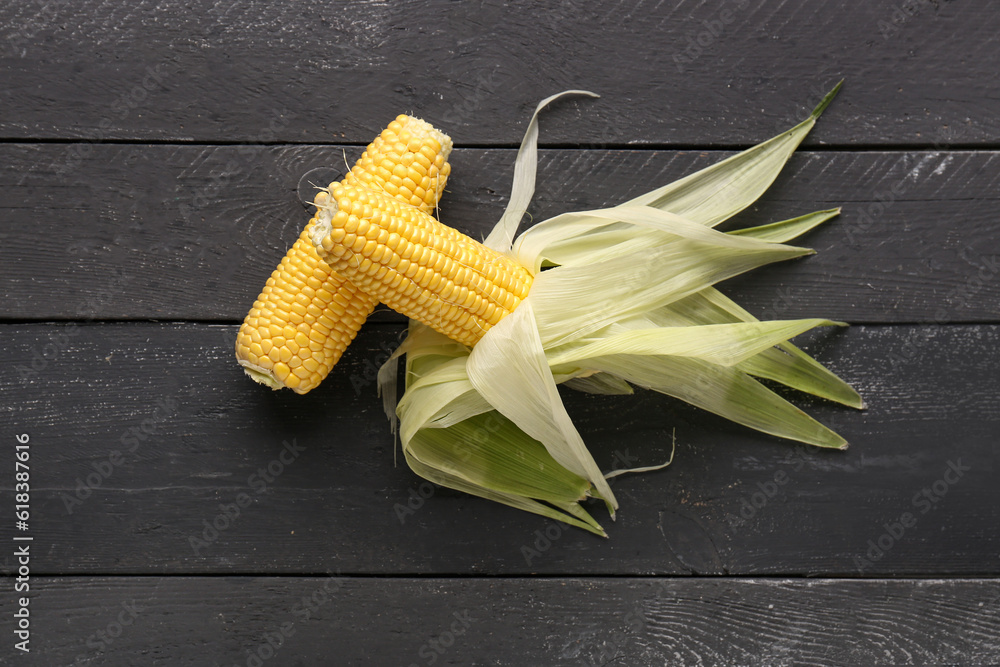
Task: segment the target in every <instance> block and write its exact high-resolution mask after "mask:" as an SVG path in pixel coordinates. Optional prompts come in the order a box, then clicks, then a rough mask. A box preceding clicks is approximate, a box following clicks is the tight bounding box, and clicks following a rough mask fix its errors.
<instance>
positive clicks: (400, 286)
mask: <svg viewBox="0 0 1000 667" xmlns="http://www.w3.org/2000/svg"><path fill="white" fill-rule="evenodd" d="M324 203H325V205H324V206H323V207H322V208H321V209H320V210H319V212H318V213H317V223H316V225H315V226H314V227H313V228H312V229H311V231H310V236H311V238H312V241H313V243H314V244H316V250H317V252H318V253H319V255H320V257H322V258H323V259H324V260H325V261H327V262H328V263H329V264H330V266H331V267H332V268H333V269H334V270H335V271H338V272H340V273H341V274H342V275H343V276H345V277H346V278H348V279H349V280H351V281H352V282H353V283H355V284H356V285H357V286H358V287H359V288H360V289H362V290H363V291H365V292H367V293H368V294H371V295H373V296H375V297H377V298H378V299H379V301H382V302H383V303H385V304H386V305H387V306H389V307H390V308H392V309H393V310H396V311H398V312H400V313H402V314H404V315H406V316H407V317H410V318H412V319H415V320H417V321H419V322H423V323H424V324H426V325H428V326H430V327H431V328H433V329H436V330H437V331H439V332H441V333H443V334H445V335H446V336H449V337H450V338H452V339H454V340H457V341H459V342H461V343H464V344H466V345H469V346H472V345H475V344H476V343H477V342H478V341H479V339H480V338H482V336H483V334H485V333H486V332H487V331H488V330H489V329H490V327H492V326H493V325H494V324H496V323H497V322H499V321H500V319H501V318H502V317H504V316H505V315H508V314H509V313H510V312H511V311H513V310H514V308H516V307H517V304H519V303H520V302H521V300H522V299H524V298H525V297H526V296H527V295H528V290H529V289H530V287H531V281H532V277H531V274H530V273H528V271H527V270H526V269H525V268H524V267H522V266H521V265H520V264H518V263H517V262H515V261H514V260H512V259H510V258H508V257H506V256H504V255H502V254H500V253H498V252H496V251H495V250H492V249H490V248H487V247H486V246H484V245H483V244H481V243H479V242H478V241H475V240H473V239H471V238H469V237H468V236H466V235H465V234H462V233H461V232H458V231H457V230H455V229H452V228H451V227H448V226H446V225H443V224H441V223H440V222H438V221H437V220H435V219H434V218H433V217H432V216H430V215H428V214H427V213H425V212H423V211H421V210H420V209H418V208H416V207H414V206H407V205H406V204H401V203H400V202H399V201H397V200H394V199H392V198H390V197H387V196H386V195H384V194H382V193H380V192H376V191H374V190H370V189H367V188H362V187H357V186H355V185H351V184H349V183H347V182H346V180H345V181H344V182H341V183H336V184H332V186H331V188H330V191H329V196H328V197H327V198H325V199H324Z"/></svg>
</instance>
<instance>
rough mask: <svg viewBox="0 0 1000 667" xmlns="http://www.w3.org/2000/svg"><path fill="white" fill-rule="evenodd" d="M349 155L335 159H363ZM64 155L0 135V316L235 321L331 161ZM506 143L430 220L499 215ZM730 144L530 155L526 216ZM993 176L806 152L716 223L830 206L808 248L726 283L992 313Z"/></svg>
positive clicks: (464, 224)
mask: <svg viewBox="0 0 1000 667" xmlns="http://www.w3.org/2000/svg"><path fill="white" fill-rule="evenodd" d="M845 96H846V93H845ZM838 104H839V102H838ZM835 112H836V107H835V108H834V109H833V111H832V112H831V115H833V114H834V113H835ZM525 120H526V119H524V118H519V119H518V121H520V122H521V124H522V125H523V122H524V121H525ZM548 120H549V118H548V117H547V116H546V121H548ZM823 122H825V119H823ZM553 124H554V123H550V122H547V123H546V127H550V126H552V125H553ZM348 150H349V153H348V157H347V159H348V160H349V161H353V159H356V157H357V156H358V155H360V153H361V149H358V148H353V149H348ZM66 154H67V147H66V146H63V145H53V144H24V143H17V144H8V145H0V158H2V160H0V164H3V165H5V167H4V169H3V171H2V172H0V188H3V190H4V191H5V193H6V194H5V196H4V200H3V202H0V214H2V215H3V217H4V224H5V230H4V231H5V233H6V234H7V236H6V240H5V243H4V244H3V245H2V246H0V262H2V264H0V266H2V267H3V269H2V273H0V286H2V288H3V289H4V290H5V291H6V292H7V293H10V294H17V295H18V298H17V299H16V300H13V301H11V302H8V303H7V304H6V305H5V307H4V308H3V311H2V316H4V317H8V318H18V319H72V318H75V317H79V316H81V315H83V316H85V317H90V318H95V319H121V318H130V319H132V318H135V319H148V318H156V319H172V320H187V319H196V320H200V321H206V320H212V321H239V320H241V319H242V318H243V316H244V315H245V311H246V308H247V304H248V303H253V299H254V298H256V296H257V293H258V291H259V289H260V285H262V284H263V282H264V281H265V280H266V279H267V276H269V275H270V272H271V271H272V270H273V269H274V267H275V265H277V263H278V262H279V261H280V259H281V257H282V256H283V255H284V253H285V249H286V248H287V247H288V245H289V244H291V243H292V242H293V241H294V239H295V238H296V237H297V236H298V233H299V231H300V229H301V226H302V224H303V220H304V219H305V212H304V209H303V207H302V206H301V205H300V203H299V196H298V194H297V193H298V186H299V182H300V180H302V179H304V180H305V182H306V183H309V182H313V183H319V184H324V185H325V184H326V183H329V180H325V182H324V179H329V178H332V176H331V175H330V174H331V173H336V172H335V171H334V170H336V169H337V168H338V166H342V164H343V161H344V159H345V158H344V149H343V148H342V147H328V146H295V147H250V148H247V147H236V146H224V147H218V146H213V147H192V146H149V145H101V146H95V147H94V148H93V150H92V151H91V152H90V154H89V155H88V157H87V158H86V159H85V160H81V163H80V167H79V169H76V170H74V171H73V172H72V174H71V175H69V176H68V177H66V178H65V179H62V178H60V177H59V175H58V169H59V166H58V165H60V164H62V161H63V160H65V159H66ZM514 155H515V151H514V150H495V149H494V150H481V149H467V150H461V149H460V150H458V151H456V153H455V156H454V159H453V160H452V163H453V170H454V171H453V173H454V176H453V178H452V179H451V180H450V181H449V189H448V193H447V195H446V197H445V199H444V200H443V202H442V207H441V218H442V220H444V221H445V222H447V223H449V224H451V225H453V226H455V227H457V228H459V229H461V230H462V231H465V232H467V233H469V234H470V235H472V236H474V237H477V238H482V237H484V236H485V235H486V233H488V231H489V229H490V227H491V226H492V225H493V224H494V223H495V222H496V220H497V219H499V217H500V215H501V214H502V213H503V208H504V206H505V204H506V200H507V195H508V194H509V188H510V178H511V174H512V170H513V160H514ZM727 155H729V154H728V153H723V152H714V151H698V152H694V151H686V152H674V151H608V150H603V149H592V150H586V151H581V150H552V151H543V152H542V155H541V168H540V170H539V187H538V193H537V196H536V199H535V201H536V203H535V204H534V205H533V207H532V208H531V209H530V214H531V215H532V217H533V219H535V220H542V219H545V218H548V217H551V216H554V215H557V214H559V213H564V212H566V211H577V210H586V209H589V208H599V207H604V206H612V205H614V204H617V203H620V202H622V201H626V200H627V199H629V198H631V197H634V196H637V195H639V194H642V193H643V192H646V191H648V190H651V189H653V188H654V187H657V186H659V185H662V184H665V183H669V182H670V181H672V180H675V179H677V178H680V177H682V176H684V175H686V174H688V173H691V172H693V171H696V170H698V169H700V168H703V167H705V166H708V165H709V164H712V163H714V162H715V161H718V160H721V159H723V158H724V157H725V156H727ZM304 174H305V175H307V176H303V175H304ZM309 174H312V175H309ZM998 187H1000V153H997V152H995V151H919V152H913V151H900V152H883V151H878V152H855V151H844V152H839V151H838V152H803V153H802V154H800V155H797V156H795V157H793V158H792V161H791V163H790V164H789V166H788V169H787V171H785V172H783V173H782V175H781V176H780V177H779V180H778V182H777V183H776V184H775V186H774V188H772V189H771V190H770V191H768V193H767V194H766V195H765V196H764V197H763V198H762V199H761V200H760V202H759V203H757V204H755V205H754V206H753V207H752V208H751V209H749V210H747V211H745V212H744V213H743V214H741V215H740V216H739V218H738V219H737V220H734V221H733V223H732V224H733V226H742V225H755V224H764V223H766V222H772V221H776V220H780V219H785V218H789V217H794V216H796V215H801V214H802V213H807V212H810V211H814V210H818V209H824V208H832V207H836V206H842V207H843V213H842V215H841V216H840V217H839V218H837V219H836V220H835V221H833V222H831V223H830V224H828V225H827V226H826V227H824V228H821V229H819V230H816V231H815V232H812V233H811V234H810V235H809V236H806V237H803V238H802V239H801V243H803V244H805V245H809V246H810V247H813V248H815V249H816V250H817V252H818V254H817V255H816V256H814V257H809V258H807V259H804V260H800V261H797V262H788V263H785V264H782V265H778V266H772V267H765V268H764V269H761V270H760V271H757V272H756V273H754V274H753V275H751V276H749V277H747V278H739V279H737V280H734V281H731V282H730V283H729V285H727V288H726V289H727V291H729V292H730V293H731V294H733V296H735V297H736V298H737V300H738V301H739V302H740V303H742V304H744V305H745V306H746V307H748V308H750V309H751V310H753V311H754V312H756V313H758V314H759V315H760V316H761V317H771V318H779V317H814V316H816V315H818V314H821V315H823V316H827V317H832V318H839V319H843V320H847V321H850V322H875V323H884V322H935V323H943V322H969V321H971V322H982V321H995V320H997V319H998V318H1000V281H998V280H997V275H998V274H1000V265H998V263H997V261H996V252H997V248H998V247H1000V224H998V222H997V206H998V203H1000V195H998V192H1000V190H998ZM303 191H305V192H310V190H309V187H308V186H307V185H304V186H303ZM307 196H311V195H307ZM27 229H32V230H33V232H34V233H33V234H24V233H23V232H22V231H21V230H27ZM191 285H199V286H203V287H202V288H199V290H198V291H197V294H196V295H195V294H193V293H192V291H191V288H190V286H191ZM81 309H82V310H81ZM396 319H397V321H402V318H396Z"/></svg>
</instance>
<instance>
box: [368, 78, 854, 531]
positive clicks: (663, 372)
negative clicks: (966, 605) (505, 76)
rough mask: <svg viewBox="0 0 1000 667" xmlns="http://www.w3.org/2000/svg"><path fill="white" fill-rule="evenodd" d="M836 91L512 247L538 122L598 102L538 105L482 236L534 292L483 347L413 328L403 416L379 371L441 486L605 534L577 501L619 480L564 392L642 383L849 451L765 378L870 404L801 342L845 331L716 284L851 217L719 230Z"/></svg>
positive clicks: (768, 178)
mask: <svg viewBox="0 0 1000 667" xmlns="http://www.w3.org/2000/svg"><path fill="white" fill-rule="evenodd" d="M837 89H839V84H838V86H837V88H835V89H834V90H833V91H832V92H831V93H830V94H829V95H828V96H827V97H826V98H824V100H823V102H822V103H821V104H820V105H819V107H817V109H816V110H815V111H814V112H813V113H812V114H811V115H810V116H809V118H807V119H806V120H805V121H803V122H802V123H800V124H799V125H797V126H795V127H794V128H792V129H790V130H788V131H787V132H783V133H782V134H780V135H778V136H777V137H774V138H773V139H770V140H768V141H766V142H764V143H762V144H759V145H758V146H754V147H753V148H750V149H748V150H746V151H743V152H741V153H739V154H737V155H734V156H732V157H730V158H728V159H726V160H723V161H722V162H720V163H718V164H715V165H713V166H711V167H708V168H707V169H703V170H701V171H699V172H697V173H695V174H692V175H690V176H688V177H686V178H683V179H681V180H679V181H677V182H675V183H671V184H669V185H666V186H663V187H661V188H658V189H656V190H653V191H651V192H649V193H647V194H645V195H642V196H640V197H637V198H635V199H633V200H631V201H629V202H627V203H625V204H623V205H620V206H616V207H612V208H607V209H600V210H595V211H584V212H578V213H566V214H562V215H559V216H556V217H555V218H551V219H549V220H546V221H543V222H540V223H538V224H537V225H535V226H534V227H532V228H531V229H529V230H527V231H526V232H524V233H523V234H521V236H520V237H518V238H517V239H516V240H515V239H514V234H515V231H516V228H517V226H518V224H519V222H520V220H521V218H522V217H523V215H524V212H525V211H526V209H527V206H528V203H529V202H530V199H531V196H532V193H533V192H534V181H535V175H536V163H537V138H538V124H537V117H538V114H539V112H540V111H541V110H542V109H543V108H544V107H545V106H546V105H547V104H548V103H549V102H551V101H554V100H555V99H557V98H559V97H561V96H562V95H566V94H570V93H572V94H587V95H593V94H592V93H586V92H585V91H569V92H568V93H562V94H560V95H554V96H552V97H550V98H548V99H546V100H543V102H542V103H540V104H539V105H538V108H537V109H536V110H535V113H534V115H533V116H532V119H531V122H530V123H529V126H528V131H527V132H526V133H525V137H524V141H523V142H522V144H521V148H520V150H519V152H518V156H517V159H516V162H515V168H514V185H513V190H512V194H511V200H510V203H509V205H508V207H507V210H506V211H505V212H504V215H503V217H502V218H501V220H500V222H499V223H498V224H497V226H496V227H495V228H494V230H493V232H492V233H491V234H490V235H489V237H488V238H487V240H486V244H487V245H489V246H490V247H492V248H494V249H497V250H499V251H501V252H506V253H508V254H509V255H510V256H511V257H512V258H514V259H516V260H517V261H519V262H520V263H521V264H522V265H523V266H525V268H527V269H528V270H529V271H530V272H531V273H533V274H534V276H535V279H534V283H533V285H532V288H531V293H530V295H529V296H528V298H527V299H525V300H524V301H523V302H522V303H521V304H520V305H519V306H518V307H517V308H516V309H515V311H514V312H513V313H512V314H511V315H508V316H507V317H505V318H504V319H503V320H501V321H500V323H499V324H497V325H496V326H494V327H493V328H492V329H491V330H490V331H489V332H487V333H486V335H485V336H484V337H483V338H482V340H481V341H480V342H479V343H478V344H477V345H476V346H475V348H474V349H471V350H470V349H469V348H467V347H465V346H463V345H460V344H458V343H455V342H453V341H450V340H448V339H447V338H446V337H444V336H442V335H440V334H437V333H435V332H433V331H431V330H430V329H428V328H427V327H424V326H422V325H418V324H415V323H411V327H410V335H409V337H408V339H407V341H406V342H405V343H404V346H403V347H402V348H401V352H405V353H406V369H407V370H406V392H405V394H404V396H403V398H402V400H401V401H400V402H399V404H398V406H396V405H395V389H394V381H395V367H396V362H395V359H391V360H390V361H389V362H387V364H386V366H384V367H383V369H382V370H381V371H380V373H379V385H380V389H381V390H382V391H383V396H384V400H385V407H386V410H387V413H391V414H390V418H391V419H395V418H396V416H397V415H398V417H399V419H400V428H399V435H400V441H401V445H402V449H403V452H404V454H405V456H406V459H407V461H408V463H409V464H410V466H411V468H413V470H414V471H415V472H416V473H417V474H419V475H421V476H423V477H425V478H427V479H429V480H430V481H432V482H435V483H437V484H441V485H444V486H449V487H452V488H456V489H459V490H462V491H466V492H468V493H472V494H475V495H479V496H482V497H484V498H489V499H491V500H496V501H497V502H501V503H505V504H507V505H511V506H513V507H517V508H519V509H524V510H526V511H529V512H534V513H537V514H541V515H543V516H547V517H550V518H553V519H557V520H560V521H564V522H566V523H569V524H571V525H575V526H578V527H580V528H583V529H585V530H589V531H591V532H594V533H596V534H600V535H603V534H604V531H603V529H601V527H600V526H599V525H598V524H597V523H596V522H595V521H594V520H593V518H591V517H590V515H589V514H588V513H587V512H586V511H585V510H584V509H583V507H582V506H581V505H580V504H579V501H580V500H581V499H583V498H584V497H585V496H593V497H596V498H600V499H603V500H604V502H605V503H606V505H607V507H608V510H609V511H610V512H611V515H612V517H614V511H615V508H616V507H617V506H618V503H617V500H616V499H615V496H614V494H613V493H612V492H611V489H610V487H609V486H608V483H607V481H606V477H609V476H612V475H613V474H614V473H613V472H612V473H602V472H601V471H600V469H599V467H598V466H597V463H596V462H595V461H594V458H593V456H592V455H591V454H590V452H589V451H588V449H587V447H586V445H585V444H584V441H583V438H582V437H581V436H580V434H579V432H578V431H577V430H576V428H575V427H574V425H573V423H572V420H571V419H570V416H569V414H568V413H567V412H566V409H565V407H564V406H563V403H562V400H561V398H560V395H559V392H558V390H557V386H556V385H557V384H558V383H566V385H567V386H568V387H570V388H573V389H577V390H580V391H585V392H589V393H596V394H629V393H632V391H633V390H632V387H631V385H637V386H640V387H646V388H649V389H653V390H655V391H658V392H662V393H664V394H668V395H670V396H673V397H676V398H678V399H681V400H684V401H687V402H689V403H691V404H693V405H696V406H698V407H700V408H703V409H705V410H708V411H711V412H713V413H715V414H718V415H721V416H723V417H726V418H727V419H731V420H733V421H735V422H737V423H740V424H743V425H745V426H749V427H751V428H754V429H757V430H760V431H763V432H765V433H769V434H772V435H775V436H778V437H782V438H787V439H791V440H797V441H800V442H806V443H810V444H814V445H818V446H822V447H831V448H843V447H845V446H846V442H845V441H844V439H843V438H842V437H840V436H839V435H837V434H836V433H834V432H833V431H831V430H830V429H828V428H826V427H825V426H823V425H822V424H819V423H818V422H816V421H815V420H814V419H812V418H811V417H809V416H808V415H806V414H805V413H804V412H803V411H802V410H800V409H799V408H797V407H795V406H794V405H792V404H791V403H789V402H788V401H786V400H785V399H784V398H782V397H780V396H778V395H777V394H775V393H774V392H773V391H771V390H770V389H768V388H767V387H765V386H764V385H762V384H761V383H760V382H758V381H757V380H755V379H754V377H752V376H755V377H759V378H765V379H768V380H771V381H775V382H779V383H782V384H785V385H787V386H789V387H792V388H794V389H798V390H801V391H804V392H808V393H811V394H815V395H817V396H820V397H823V398H827V399H830V400H833V401H837V402H840V403H843V404H845V405H851V406H854V407H861V406H862V403H861V399H860V397H859V396H858V394H857V392H855V391H854V390H853V389H852V388H851V387H850V386H848V385H847V384H846V383H845V382H843V380H841V379H840V378H838V377H836V376H835V375H834V374H833V373H831V372H830V371H828V370H827V369H825V368H824V367H823V366H822V365H820V364H819V363H818V362H816V361H815V360H813V359H811V358H810V357H809V356H808V355H806V354H805V353H804V352H802V351H801V350H799V349H798V348H796V347H795V346H793V345H792V344H791V343H789V342H788V340H789V339H790V338H792V337H794V336H796V335H798V334H800V333H802V332H804V331H806V330H808V329H811V328H813V327H817V326H830V325H839V324H841V323H837V322H832V321H830V320H826V319H820V318H812V319H800V320H789V321H764V322H761V321H758V320H757V319H756V318H755V317H753V315H751V314H750V313H748V312H746V311H745V310H743V309H742V308H741V307H740V306H738V305H737V304H735V303H734V302H733V301H732V300H730V299H729V298H727V297H725V296H724V295H722V294H721V293H720V292H718V291H717V290H716V289H715V287H713V285H714V284H716V283H717V282H719V281H721V280H725V279H726V278H729V277H732V276H735V275H737V274H740V273H742V272H744V271H748V270H750V269H753V268H756V267H758V266H761V265H763V264H766V263H769V262H775V261H780V260H784V259H791V258H795V257H800V256H803V255H805V254H809V253H810V252H812V251H810V250H809V249H806V248H800V247H796V246H789V245H784V244H785V243H786V242H787V241H790V240H791V239H793V238H795V237H797V236H799V235H801V234H803V233H805V232H807V231H809V230H810V229H813V228H814V227H815V226H817V225H819V224H821V223H823V222H825V221H826V220H828V219H830V218H832V217H834V216H835V215H837V213H838V212H839V209H831V210H824V211H817V212H815V213H809V214H806V215H803V216H799V217H796V218H792V219H790V220H785V221H782V222H778V223H773V224H769V225H762V226H760V227H754V228H750V229H743V230H736V231H731V232H729V233H722V232H719V231H716V230H714V229H712V227H714V226H715V225H717V224H718V223H720V222H722V221H724V220H726V219H728V218H730V217H731V216H733V215H734V214H735V213H737V212H739V211H741V210H743V209H744V208H746V207H747V206H749V205H750V204H751V203H752V202H753V201H754V200H756V199H757V198H758V197H759V196H760V194H761V193H763V191H764V190H766V189H767V187H768V186H769V185H770V184H771V183H772V182H773V181H774V179H775V178H776V176H777V174H778V172H779V171H780V169H781V167H782V166H783V165H784V164H785V162H786V161H787V160H788V158H789V157H790V156H791V154H792V152H793V151H794V150H795V148H796V147H797V146H798V145H799V143H801V141H802V139H803V138H804V137H805V135H806V134H807V133H808V132H809V130H810V129H811V128H812V126H813V125H814V124H815V122H816V119H817V118H818V117H819V114H820V113H821V112H822V111H823V109H824V108H825V107H826V106H827V105H828V104H829V102H830V100H831V99H832V98H833V95H835V94H836V92H837ZM668 463H669V461H668ZM662 465H666V464H662ZM662 465H659V466H653V465H648V466H642V467H639V468H636V469H634V471H644V470H654V469H658V468H660V467H662Z"/></svg>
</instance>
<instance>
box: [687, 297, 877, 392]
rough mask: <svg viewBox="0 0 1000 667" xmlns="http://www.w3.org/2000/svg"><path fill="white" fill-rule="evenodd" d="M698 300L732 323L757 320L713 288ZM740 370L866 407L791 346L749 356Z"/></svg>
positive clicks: (849, 388) (843, 384) (846, 387)
mask: <svg viewBox="0 0 1000 667" xmlns="http://www.w3.org/2000/svg"><path fill="white" fill-rule="evenodd" d="M700 297H702V298H704V300H705V301H706V302H707V303H708V304H710V306H711V307H712V308H715V309H716V312H725V313H727V314H728V315H729V317H731V318H732V319H733V320H734V321H742V322H756V321H757V318H756V317H754V316H753V315H751V314H750V313H748V312H747V311H746V310H744V309H743V308H742V307H740V306H739V304H737V303H736V302H734V301H733V300H732V299H730V298H729V297H727V296H726V295H724V294H722V293H721V292H719V291H718V290H716V289H715V288H713V287H710V288H707V289H705V290H703V291H702V292H701V293H700ZM740 370H742V371H744V372H746V373H749V374H750V375H754V376H756V377H761V378H766V379H768V380H774V381H775V382H780V383H781V384H783V385H785V386H787V387H791V388H792V389H797V390H798V391H802V392H806V393H808V394H812V395H814V396H819V397H820V398H825V399H827V400H830V401H835V402H837V403H841V404H842V405H847V406H850V407H852V408H858V409H862V408H864V407H865V404H864V401H863V400H862V399H861V396H860V394H858V392H857V391H855V389H854V387H852V386H851V385H849V384H847V383H846V382H844V381H843V380H842V379H841V378H839V377H837V375H836V374H835V373H834V372H833V371H831V370H829V369H828V368H826V367H825V366H823V365H822V364H821V363H819V362H818V361H816V360H815V359H813V358H812V357H810V356H809V355H808V354H806V353H805V352H803V351H802V350H800V349H799V348H797V347H796V346H795V345H793V344H791V343H782V344H781V345H778V346H777V348H776V349H774V350H765V351H764V352H762V353H761V354H759V355H757V356H756V357H751V358H750V359H748V360H747V361H745V362H743V363H742V364H741V365H740Z"/></svg>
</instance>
